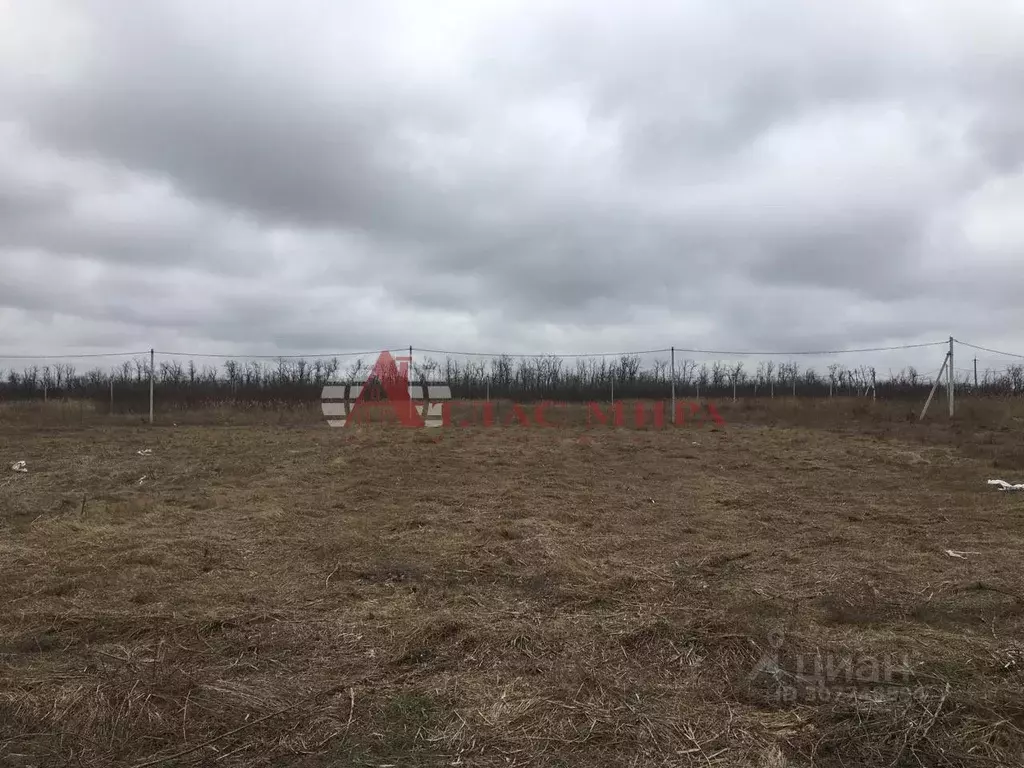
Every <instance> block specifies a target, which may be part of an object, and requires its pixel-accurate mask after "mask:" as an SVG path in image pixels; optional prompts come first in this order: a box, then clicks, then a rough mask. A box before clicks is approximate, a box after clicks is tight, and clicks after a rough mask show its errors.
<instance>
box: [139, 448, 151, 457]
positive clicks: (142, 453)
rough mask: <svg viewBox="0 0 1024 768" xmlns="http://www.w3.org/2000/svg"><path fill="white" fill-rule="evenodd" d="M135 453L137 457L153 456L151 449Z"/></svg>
mask: <svg viewBox="0 0 1024 768" xmlns="http://www.w3.org/2000/svg"><path fill="white" fill-rule="evenodd" d="M136 453H137V454H139V456H152V455H153V449H152V448H143V449H142V450H141V451H136Z"/></svg>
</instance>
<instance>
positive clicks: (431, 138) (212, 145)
mask: <svg viewBox="0 0 1024 768" xmlns="http://www.w3.org/2000/svg"><path fill="white" fill-rule="evenodd" d="M1022 40H1024V2H1020V0H964V1H963V2H954V1H953V0H948V1H946V0H903V1H902V2H901V1H898V0H858V2H855V3H854V2H844V3H839V2H835V3H826V2H821V1H820V0H733V1H732V2H721V0H690V1H687V2H683V1H680V2H669V0H632V1H631V2H629V3H626V2H617V0H616V1H613V0H608V2H604V3H601V2H597V3H595V2H582V0H545V2H540V0H536V1H535V2H526V1H525V0H521V1H519V2H514V1H513V0H491V1H488V0H435V1H434V2H429V3H427V2H420V1H419V0H407V1H406V0H380V1H378V2H373V3H368V2H354V1H353V2H348V1H347V0H288V2H285V1H284V0H276V1H274V2H271V0H214V1H211V0H195V1H193V0H146V2H131V1H129V0H63V1H62V0H31V2H29V1H28V0H0V329H2V333H0V355H3V354H33V353H38V354H42V353H46V354H49V353H57V352H75V353H80V352H86V351H89V352H96V351H121V350H135V349H148V348H150V347H153V346H155V347H156V348H157V349H159V350H167V351H194V352H212V353H219V352H221V351H226V352H232V353H252V354H256V353H264V354H276V353H282V352H288V353H306V352H326V351H341V350H355V349H368V350H369V349H380V348H383V347H401V346H406V345H409V344H412V345H415V346H417V347H425V348H440V349H453V350H477V351H487V352H491V351H508V352H600V351H618V350H630V349H650V348H660V347H667V346H670V345H675V346H679V347H699V348H714V349H741V350H756V349H760V350H793V349H797V350H799V349H833V348H838V349H842V348H851V347H871V346H885V345H892V344H902V343H907V344H912V343H916V342H925V341H934V340H938V339H944V338H946V337H948V336H949V335H951V334H952V335H954V336H956V337H958V338H961V339H964V340H967V341H972V342H974V343H976V344H982V345H986V346H990V347H996V348H999V349H1008V350H1011V351H1017V352H1024V269H1022V254H1024V45H1022V43H1021V41H1022ZM936 354H938V359H937V360H933V358H935V357H936ZM895 359H897V360H903V359H906V360H908V361H910V362H919V363H920V364H921V366H922V367H923V368H930V367H934V368H937V367H938V365H939V364H940V363H941V361H942V360H941V350H939V351H938V353H936V352H934V351H933V350H925V351H907V352H906V353H905V354H902V355H901V356H899V357H898V358H895ZM892 360H893V358H890V357H886V358H884V359H882V358H879V359H878V362H880V363H882V364H883V365H885V364H891V362H892ZM850 362H853V361H850ZM868 362H876V360H875V358H872V359H871V360H869V361H868ZM931 362H934V365H931ZM997 362H998V360H997ZM1003 362H1005V361H1003ZM0 367H3V362H2V361H0Z"/></svg>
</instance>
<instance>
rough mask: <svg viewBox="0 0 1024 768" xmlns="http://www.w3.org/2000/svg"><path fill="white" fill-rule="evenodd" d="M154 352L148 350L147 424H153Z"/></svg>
mask: <svg viewBox="0 0 1024 768" xmlns="http://www.w3.org/2000/svg"><path fill="white" fill-rule="evenodd" d="M155 365H156V352H154V351H153V350H152V349H150V350H149V423H150V424H152V423H153V376H154V375H155V370H154V368H155Z"/></svg>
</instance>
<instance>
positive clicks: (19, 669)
mask: <svg viewBox="0 0 1024 768" xmlns="http://www.w3.org/2000/svg"><path fill="white" fill-rule="evenodd" d="M919 406H920V404H910V405H898V406H887V405H883V404H880V403H879V404H876V405H873V406H872V405H870V404H867V403H856V402H855V403H848V402H839V401H836V402H834V403H833V402H822V403H785V402H783V401H779V402H778V403H769V404H765V403H744V402H741V403H738V404H732V403H723V404H720V405H719V411H720V412H721V414H722V416H723V417H724V418H725V420H726V424H725V425H724V426H715V425H713V424H711V423H707V422H706V423H704V424H690V425H688V426H686V427H683V428H675V429H664V430H636V429H614V428H611V427H601V426H593V427H592V428H589V429H588V428H586V426H585V425H584V424H573V425H570V424H566V425H564V426H563V427H562V428H558V429H535V428H534V429H527V428H522V427H519V426H508V427H493V428H480V427H477V428H463V429H449V430H444V431H435V430H429V431H428V430H409V429H401V428H397V427H388V426H385V425H382V424H368V425H361V426H354V427H350V428H346V429H329V428H327V427H326V426H325V425H324V424H323V421H322V419H321V418H320V417H319V415H318V414H317V413H315V411H310V412H305V413H303V412H290V413H278V414H275V413H270V414H266V413H264V414H241V415H239V414H232V413H230V412H217V413H207V414H202V413H198V414H197V413H191V414H187V413H179V414H160V416H159V418H158V423H157V425H155V426H153V427H150V426H149V425H147V424H143V423H140V421H139V418H138V417H137V416H136V417H131V418H128V417H124V418H122V419H119V420H112V419H111V417H109V416H104V415H102V414H96V413H92V412H89V411H88V409H87V408H86V407H85V406H81V407H79V406H59V405H52V406H51V407H49V408H47V409H41V408H34V407H28V406H26V407H21V408H13V407H11V408H7V409H6V410H5V411H4V412H3V413H0V460H2V466H0V469H2V472H0V605H2V609H3V610H2V614H0V764H2V765H4V766H21V767H27V766H85V767H86V768H93V767H98V766H118V767H123V768H130V767H131V768H134V767H141V766H165V767H168V766H224V767H225V768H229V767H238V766H275V767H277V766H289V767H294V768H299V767H300V766H302V767H303V768H314V767H315V768H326V767H327V766H394V767H395V768H408V767H411V766H494V767H495V768H496V767H497V766H502V767H503V768H507V767H508V766H550V767H552V768H553V767H554V766H563V767H568V766H588V767H589V766H636V767H638V768H639V767H641V766H762V767H764V768H781V767H782V766H794V767H795V766H811V765H815V766H837V767H838V766H1009V765H1021V764H1024V758H1022V756H1024V612H1022V611H1024V602H1022V601H1024V575H1022V568H1021V554H1022V552H1024V494H1015V493H1004V492H999V491H997V490H996V489H994V488H992V487H990V486H988V485H986V482H985V481H986V480H987V479H989V478H1003V479H1006V480H1010V481H1013V482H1024V420H1022V418H1021V416H1022V415H1024V414H1022V413H1018V412H1015V411H1014V410H1013V409H1012V408H1011V406H1009V405H1006V404H1002V403H991V404H989V403H970V402H965V403H964V404H963V406H962V410H961V413H960V414H958V416H957V417H956V418H955V419H954V420H953V421H952V422H950V420H949V419H948V418H947V417H946V416H945V414H944V413H943V410H944V408H945V403H944V402H941V401H940V402H938V403H936V406H935V412H934V413H933V414H930V415H929V417H928V419H927V421H926V422H925V423H923V424H918V423H916V422H915V421H914V420H913V413H912V409H913V408H915V407H919ZM140 450H149V451H151V453H149V454H147V455H140V454H139V453H138V451H140ZM18 460H24V461H26V462H27V465H28V470H29V471H28V472H27V473H15V472H12V471H10V470H9V465H10V464H11V463H12V462H14V461H18ZM947 550H952V551H953V554H949V553H947Z"/></svg>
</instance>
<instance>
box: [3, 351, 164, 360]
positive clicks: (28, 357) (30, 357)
mask: <svg viewBox="0 0 1024 768" xmlns="http://www.w3.org/2000/svg"><path fill="white" fill-rule="evenodd" d="M148 354H149V350H148V349H145V350H143V351H142V352H97V353H93V354H82V355H0V360H81V359H83V358H97V357H134V356H136V355H148Z"/></svg>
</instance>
